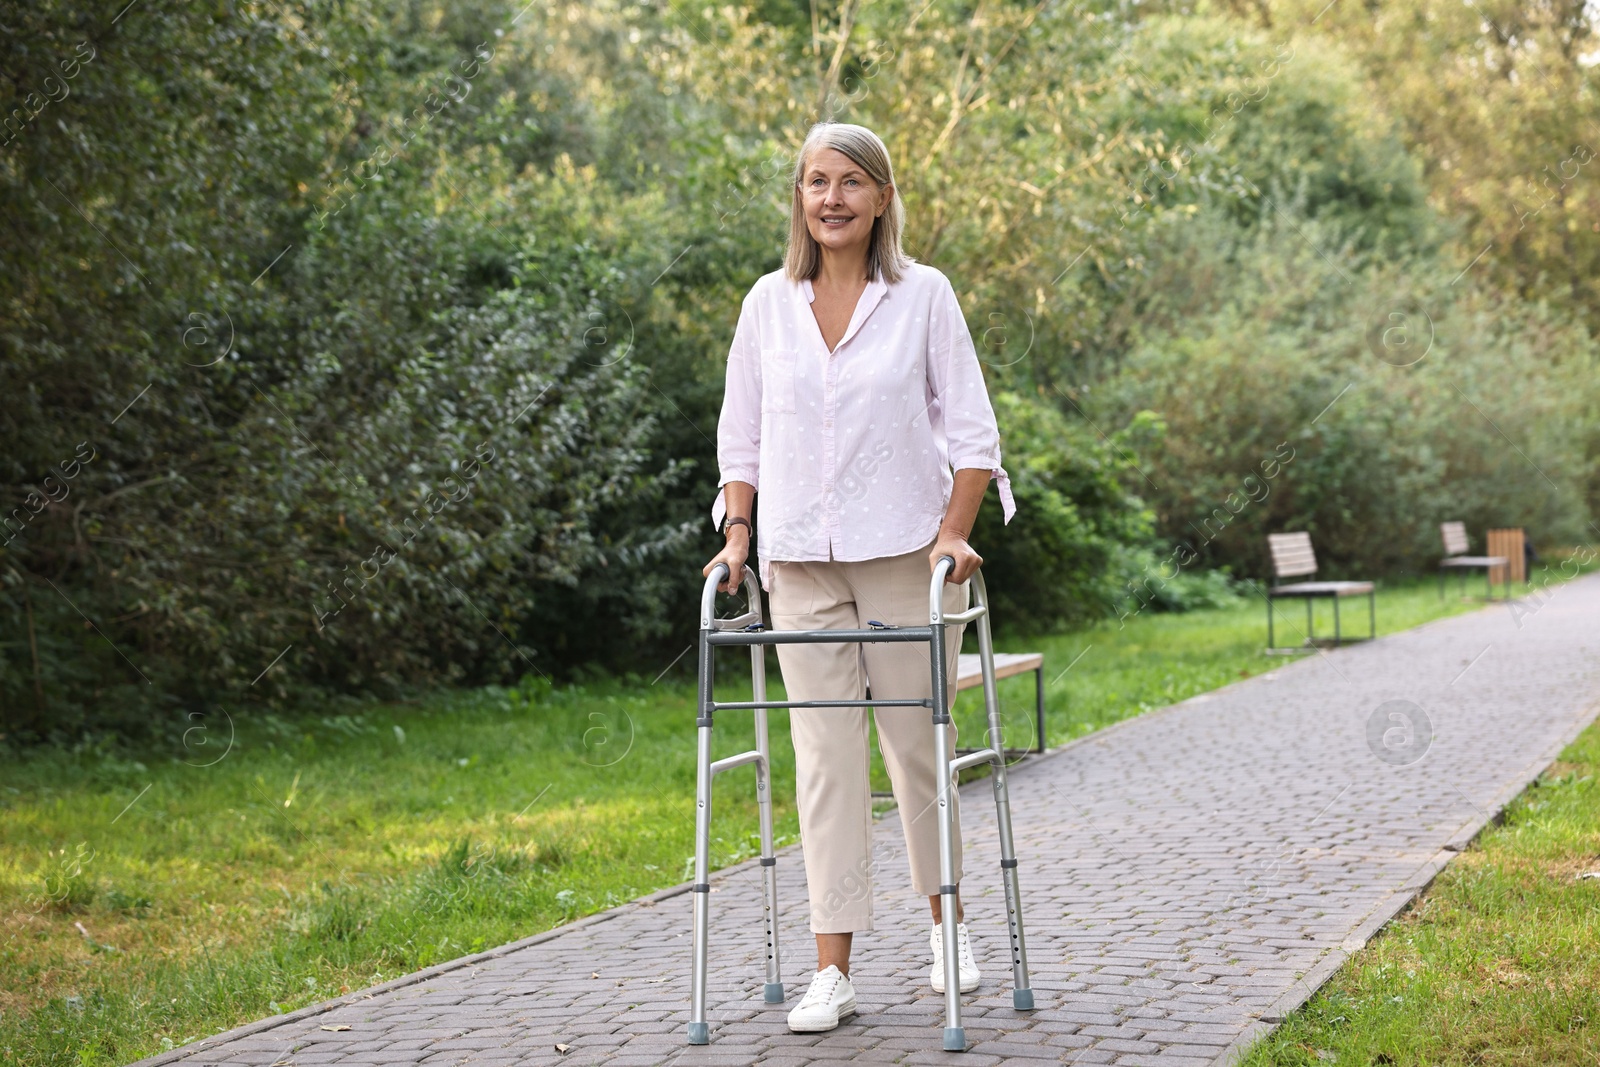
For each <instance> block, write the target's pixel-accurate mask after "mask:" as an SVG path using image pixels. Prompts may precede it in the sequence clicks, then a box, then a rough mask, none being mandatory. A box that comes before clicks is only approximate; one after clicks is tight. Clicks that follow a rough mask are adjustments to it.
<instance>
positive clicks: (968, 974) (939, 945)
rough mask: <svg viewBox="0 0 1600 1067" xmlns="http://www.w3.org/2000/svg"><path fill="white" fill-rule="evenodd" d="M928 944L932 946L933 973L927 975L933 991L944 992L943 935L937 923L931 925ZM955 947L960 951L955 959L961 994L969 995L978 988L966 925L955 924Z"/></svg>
mask: <svg viewBox="0 0 1600 1067" xmlns="http://www.w3.org/2000/svg"><path fill="white" fill-rule="evenodd" d="M928 943H929V944H930V945H932V946H933V971H932V973H931V974H930V975H929V977H930V978H932V979H933V991H934V992H935V993H943V992H944V934H943V929H942V928H941V927H940V925H939V924H938V923H934V924H933V933H931V934H929V935H928ZM956 946H957V948H958V949H959V950H960V955H959V956H958V957H957V961H958V962H957V968H958V970H959V972H960V974H961V992H963V993H970V992H972V991H973V990H974V989H977V988H978V977H979V976H978V964H977V962H976V961H975V960H974V959H973V958H972V942H970V941H968V940H967V924H966V923H956Z"/></svg>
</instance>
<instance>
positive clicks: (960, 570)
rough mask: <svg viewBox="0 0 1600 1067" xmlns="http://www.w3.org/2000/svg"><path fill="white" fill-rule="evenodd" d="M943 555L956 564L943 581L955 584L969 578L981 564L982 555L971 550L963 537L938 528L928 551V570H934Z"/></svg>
mask: <svg viewBox="0 0 1600 1067" xmlns="http://www.w3.org/2000/svg"><path fill="white" fill-rule="evenodd" d="M945 556H949V557H950V558H951V559H953V560H955V561H956V565H955V566H954V567H953V568H951V570H950V573H949V574H948V575H946V577H945V581H947V582H954V583H955V584H957V585H959V584H961V583H962V582H964V581H966V580H967V579H968V578H971V577H972V573H973V572H974V571H976V570H977V569H978V568H979V567H980V566H982V565H983V557H982V556H980V555H978V554H977V553H976V552H974V551H973V550H972V546H971V545H969V544H967V539H966V538H965V537H962V536H961V535H960V534H958V533H952V532H950V531H948V530H940V531H939V539H938V540H937V541H935V542H934V543H933V551H932V552H929V553H928V570H929V572H932V571H933V570H935V569H936V568H937V567H938V566H939V561H940V560H941V559H943V558H944V557H945Z"/></svg>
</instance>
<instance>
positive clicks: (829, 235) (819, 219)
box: [800, 148, 894, 255]
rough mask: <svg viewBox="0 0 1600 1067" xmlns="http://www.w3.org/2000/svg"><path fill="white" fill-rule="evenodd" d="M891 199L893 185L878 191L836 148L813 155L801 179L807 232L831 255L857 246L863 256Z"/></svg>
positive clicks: (863, 173)
mask: <svg viewBox="0 0 1600 1067" xmlns="http://www.w3.org/2000/svg"><path fill="white" fill-rule="evenodd" d="M893 195H894V186H893V185H886V186H884V187H883V188H882V189H881V190H880V189H879V188H878V183H877V182H875V181H873V180H872V177H871V175H869V174H868V173H867V172H866V171H864V170H862V169H861V168H860V167H859V166H857V165H856V162H855V161H854V160H853V159H851V158H850V157H849V156H847V155H845V154H844V153H843V152H841V151H839V150H838V149H837V148H821V149H818V150H817V151H815V152H813V153H812V154H811V158H810V159H808V160H807V161H806V169H805V170H804V171H803V172H802V174H801V177H800V202H801V203H802V204H803V205H804V206H805V212H806V228H807V229H809V230H810V231H811V236H812V238H813V239H814V240H815V241H816V242H817V243H818V244H819V245H821V246H822V247H823V248H826V249H828V250H829V251H832V252H845V251H849V250H853V249H856V248H857V247H858V246H859V248H860V250H861V253H862V255H865V254H866V249H867V246H868V244H869V243H870V241H871V238H872V224H873V222H874V221H875V220H876V219H877V217H878V216H879V215H880V214H882V213H883V209H884V208H885V207H887V206H888V204H889V198H890V197H891V196H893Z"/></svg>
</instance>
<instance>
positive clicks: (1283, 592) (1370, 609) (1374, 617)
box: [1267, 531, 1378, 652]
mask: <svg viewBox="0 0 1600 1067" xmlns="http://www.w3.org/2000/svg"><path fill="white" fill-rule="evenodd" d="M1267 547H1268V549H1269V550H1270V551H1271V553H1272V574H1273V581H1274V582H1275V583H1276V582H1277V581H1279V580H1281V579H1284V578H1300V577H1305V576H1307V575H1312V574H1315V573H1317V554H1316V553H1315V552H1314V551H1313V550H1312V548H1311V535H1310V534H1309V533H1305V532H1304V531H1301V532H1299V533H1281V534H1268V535H1267ZM1374 594H1375V587H1374V586H1373V584H1372V583H1371V582H1293V583H1291V584H1289V585H1278V584H1274V585H1273V586H1272V587H1271V588H1270V589H1268V590H1267V651H1268V652H1278V651H1288V650H1287V649H1279V648H1278V647H1277V646H1276V645H1275V644H1273V640H1272V639H1273V628H1272V622H1273V618H1272V616H1273V611H1272V604H1273V601H1275V600H1278V599H1280V598H1283V597H1300V598H1301V599H1303V600H1304V601H1305V602H1306V644H1307V645H1312V646H1314V645H1315V644H1316V636H1315V630H1314V628H1313V624H1312V611H1311V607H1312V601H1314V600H1316V599H1317V598H1318V597H1327V598H1328V599H1329V600H1332V601H1333V643H1334V645H1335V647H1337V646H1338V645H1339V644H1341V643H1342V641H1343V634H1342V633H1341V632H1340V629H1339V601H1340V600H1341V599H1343V598H1344V597H1347V596H1363V595H1364V596H1366V598H1367V620H1368V623H1369V625H1370V627H1371V632H1370V633H1369V634H1368V635H1367V640H1371V639H1372V638H1374V637H1376V636H1377V635H1378V609H1377V605H1376V600H1375V597H1374Z"/></svg>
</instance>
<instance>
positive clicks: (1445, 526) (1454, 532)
mask: <svg viewBox="0 0 1600 1067" xmlns="http://www.w3.org/2000/svg"><path fill="white" fill-rule="evenodd" d="M1439 534H1440V535H1441V536H1442V537H1443V538H1444V554H1445V555H1447V556H1459V555H1461V554H1462V553H1464V552H1465V551H1466V550H1467V524H1466V523H1464V522H1441V523H1440V524H1439Z"/></svg>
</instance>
